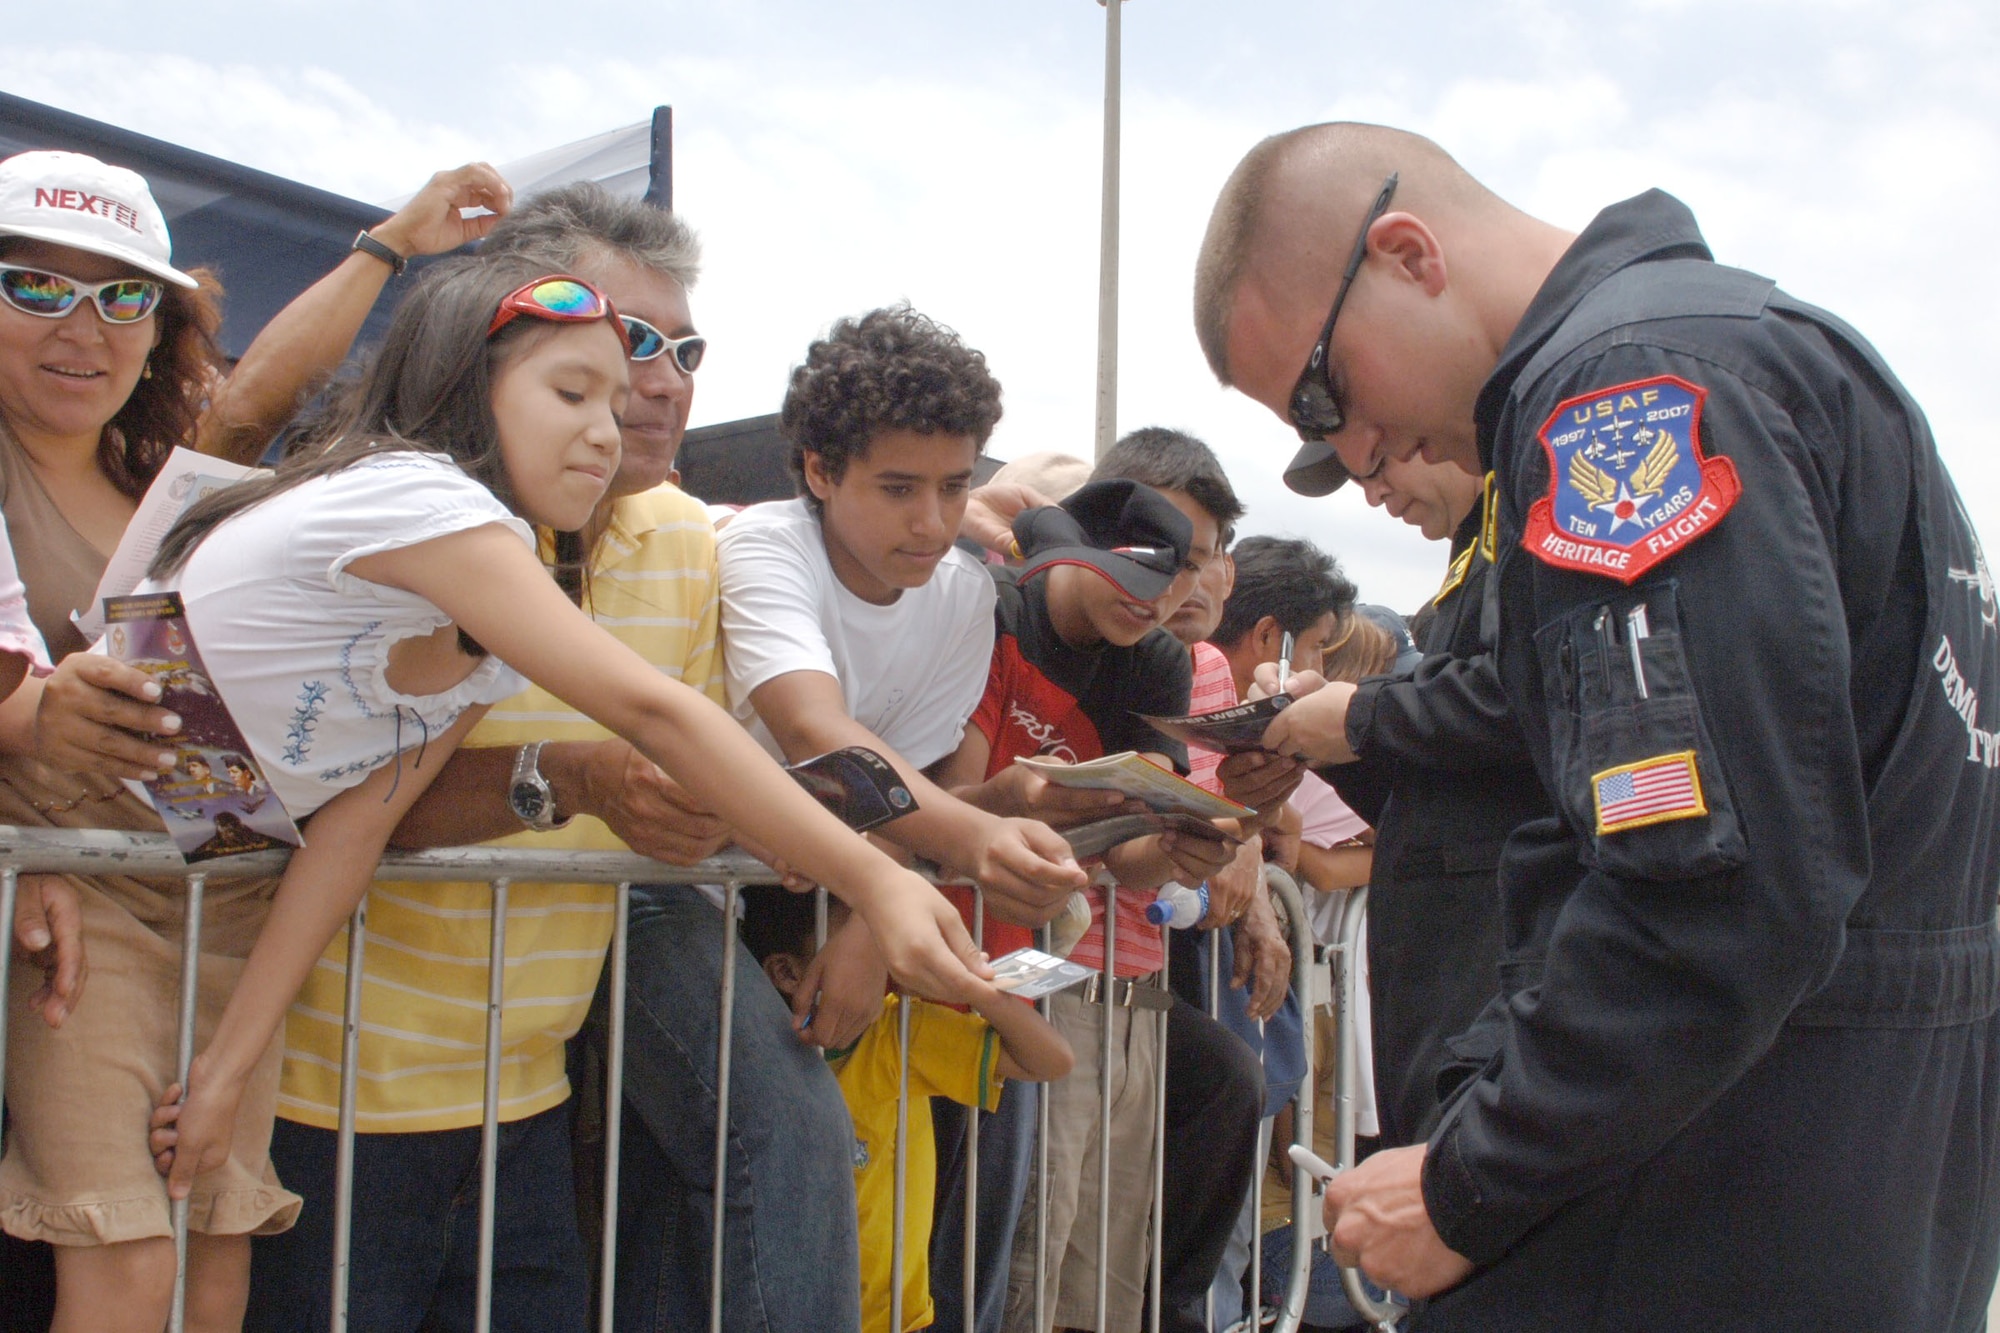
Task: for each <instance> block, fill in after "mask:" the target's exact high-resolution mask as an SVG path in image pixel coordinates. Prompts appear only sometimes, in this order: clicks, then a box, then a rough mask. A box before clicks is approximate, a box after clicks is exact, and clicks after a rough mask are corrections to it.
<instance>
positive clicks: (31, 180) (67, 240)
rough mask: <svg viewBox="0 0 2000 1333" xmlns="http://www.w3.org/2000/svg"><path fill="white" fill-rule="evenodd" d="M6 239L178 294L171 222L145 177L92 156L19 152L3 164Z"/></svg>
mask: <svg viewBox="0 0 2000 1333" xmlns="http://www.w3.org/2000/svg"><path fill="white" fill-rule="evenodd" d="M0 236H26V237H29V238H31V239H33V240H37V241H49V242H51V243H53V244H55V245H67V246H69V247H70V248H72V249H75V250H87V251H89V252H90V253H91V254H94V255H107V256H109V257H110V258H112V259H116V260H119V261H121V262H123V263H127V264H130V265H132V266H133V267H134V268H139V269H144V270H145V271H146V272H148V273H151V274H154V275H156V276H158V277H162V278H165V279H166V280H167V281H168V282H171V283H173V284H174V285H175V286H177V287H197V286H200V284H199V283H197V282H196V281H195V280H194V279H193V278H191V277H189V276H188V275H187V274H185V273H183V272H181V271H180V270H179V269H177V268H175V267H174V266H173V265H172V264H171V263H170V262H168V261H169V260H171V259H172V258H173V242H172V241H171V240H169V239H168V237H167V219H166V215H165V214H163V213H162V212H160V206H159V205H158V204H157V203H155V202H153V192H152V191H151V190H150V189H148V188H147V187H146V181H145V178H144V177H142V176H140V175H139V173H138V172H136V171H128V170H126V169H125V168H124V167H113V166H107V165H106V164H105V163H102V162H99V161H98V160H97V159H96V158H94V157H91V156H90V155H89V154H87V153H64V152H56V151H49V150H43V151H37V152H32V153H16V154H15V155H14V156H12V157H10V158H8V159H7V160H6V161H4V162H0Z"/></svg>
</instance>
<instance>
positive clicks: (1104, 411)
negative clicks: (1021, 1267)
mask: <svg viewBox="0 0 2000 1333" xmlns="http://www.w3.org/2000/svg"><path fill="white" fill-rule="evenodd" d="M1098 3H1100V4H1103V5H1104V192H1103V203H1102V205H1101V207H1100V209H1099V212H1098V240H1097V456H1098V457H1099V458H1102V457H1104V455H1105V454H1107V453H1109V452H1110V451H1111V446H1112V445H1113V444H1115V443H1117V440H1118V114H1119V92H1118V69H1119V64H1120V53H1119V40H1120V39H1119V16H1120V13H1121V11H1122V10H1123V9H1124V0H1118V3H1115V4H1110V3H1105V0H1098ZM1102 1326H1103V1325H1102V1324H1101V1323H1100V1324H1099V1327H1102Z"/></svg>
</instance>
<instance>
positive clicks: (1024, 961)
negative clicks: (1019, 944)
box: [993, 949, 1097, 1000]
mask: <svg viewBox="0 0 2000 1333" xmlns="http://www.w3.org/2000/svg"><path fill="white" fill-rule="evenodd" d="M1096 970H1097V969H1096V968H1091V967H1085V966H1084V965H1083V964H1082V963H1072V962H1070V961H1069V960H1068V959H1067V958H1058V957H1056V956H1055V955H1054V954H1051V953H1043V952H1042V951H1041V950H1040V949H1016V950H1014V952H1012V953H1008V954H1002V955H1000V957H998V958H995V959H994V960H993V985H994V986H995V987H996V988H998V989H1000V990H1003V991H1006V992H1007V993H1008V994H1009V995H1018V996H1020V997H1021V998H1022V999H1024V1000H1039V999H1041V998H1042V997H1043V996H1044V995H1054V994H1055V993H1056V992H1057V991H1059V990H1068V989H1069V988H1070V987H1071V986H1074V985H1076V984H1077V983H1079V982H1082V981H1085V980H1088V979H1089V977H1090V975H1091V974H1092V973H1093V972H1095V971H1096Z"/></svg>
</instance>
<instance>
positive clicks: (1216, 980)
mask: <svg viewBox="0 0 2000 1333" xmlns="http://www.w3.org/2000/svg"><path fill="white" fill-rule="evenodd" d="M1221 939H1222V937H1221V935H1220V934H1218V933H1217V932H1216V931H1215V930H1213V929H1211V930H1210V931H1209V932H1208V993H1207V995H1206V997H1205V998H1206V999H1207V1000H1208V1016H1209V1018H1210V1019H1212V1020H1213V1021H1215V1022H1218V1023H1219V1022H1221V1021H1222V944H1221ZM1201 1304H1202V1321H1203V1326H1204V1327H1206V1328H1207V1329H1209V1330H1211V1333H1212V1331H1213V1330H1214V1328H1215V1284H1214V1283H1213V1282H1211V1283H1209V1284H1208V1291H1207V1293H1206V1294H1205V1295H1203V1297H1202V1298H1201Z"/></svg>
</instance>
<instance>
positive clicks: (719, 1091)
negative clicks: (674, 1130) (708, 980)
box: [708, 879, 743, 1333]
mask: <svg viewBox="0 0 2000 1333" xmlns="http://www.w3.org/2000/svg"><path fill="white" fill-rule="evenodd" d="M742 894H743V886H742V885H741V884H740V883H738V882H737V881H736V880H733V879H732V880H730V881H729V883H727V884H725V885H724V886H723V897H722V994H721V996H720V997H719V999H718V1003H719V1004H720V1006H721V1013H720V1016H719V1017H718V1019H717V1021H716V1028H715V1217H714V1219H713V1221H712V1224H711V1226H710V1230H709V1251H708V1327H709V1333H722V1260H723V1254H724V1248H723V1245H724V1241H725V1239H726V1238H727V1235H728V1225H729V1219H728V1216H727V1213H726V1209H727V1208H728V1206H729V1048H730V1045H731V1044H732V1043H733V1041H734V1040H735V1024H736V904H737V903H738V902H739V901H741V898H742Z"/></svg>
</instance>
